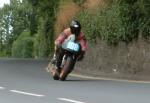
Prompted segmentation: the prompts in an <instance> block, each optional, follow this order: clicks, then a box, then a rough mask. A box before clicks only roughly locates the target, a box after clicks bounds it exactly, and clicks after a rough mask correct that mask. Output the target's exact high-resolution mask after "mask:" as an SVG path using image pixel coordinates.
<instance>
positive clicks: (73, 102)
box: [58, 98, 85, 103]
mask: <svg viewBox="0 0 150 103" xmlns="http://www.w3.org/2000/svg"><path fill="white" fill-rule="evenodd" d="M58 100H61V101H67V102H71V103H85V102H80V101H76V100H72V99H67V98H58Z"/></svg>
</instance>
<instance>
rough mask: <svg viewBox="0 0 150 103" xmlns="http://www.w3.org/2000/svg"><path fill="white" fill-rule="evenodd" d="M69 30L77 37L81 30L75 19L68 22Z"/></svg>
mask: <svg viewBox="0 0 150 103" xmlns="http://www.w3.org/2000/svg"><path fill="white" fill-rule="evenodd" d="M70 30H71V33H72V34H74V35H75V36H76V37H77V36H78V35H79V34H80V32H81V24H80V23H79V22H78V21H77V20H73V21H72V22H71V24H70Z"/></svg>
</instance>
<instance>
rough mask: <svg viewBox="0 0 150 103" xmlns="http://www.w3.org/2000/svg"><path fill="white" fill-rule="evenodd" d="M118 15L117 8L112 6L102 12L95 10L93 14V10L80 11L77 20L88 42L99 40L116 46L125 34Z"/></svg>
mask: <svg viewBox="0 0 150 103" xmlns="http://www.w3.org/2000/svg"><path fill="white" fill-rule="evenodd" d="M119 13H120V11H119V9H118V6H117V5H113V6H111V7H107V8H103V10H101V9H97V10H95V11H94V13H93V10H85V11H82V12H81V13H80V14H79V15H78V19H79V21H80V22H81V24H82V27H83V31H84V32H85V34H86V35H87V37H88V39H89V40H90V41H95V40H96V38H101V39H103V40H106V41H107V42H108V43H110V44H116V43H117V42H118V41H119V40H120V37H121V36H123V35H124V32H125V31H124V28H122V21H121V19H120V17H119Z"/></svg>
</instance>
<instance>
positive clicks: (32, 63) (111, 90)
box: [0, 59, 150, 103]
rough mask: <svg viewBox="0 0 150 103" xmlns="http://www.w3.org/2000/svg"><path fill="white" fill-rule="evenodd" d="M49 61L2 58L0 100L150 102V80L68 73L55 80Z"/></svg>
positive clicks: (15, 102)
mask: <svg viewBox="0 0 150 103" xmlns="http://www.w3.org/2000/svg"><path fill="white" fill-rule="evenodd" d="M47 63H48V62H47V61H43V60H31V59H30V60H19V59H0V103H150V84H148V83H129V82H121V81H111V80H96V79H95V80H94V79H85V78H79V77H68V80H67V81H64V82H62V81H54V80H53V79H52V78H51V76H50V75H49V74H48V73H47V72H46V70H45V68H46V66H47Z"/></svg>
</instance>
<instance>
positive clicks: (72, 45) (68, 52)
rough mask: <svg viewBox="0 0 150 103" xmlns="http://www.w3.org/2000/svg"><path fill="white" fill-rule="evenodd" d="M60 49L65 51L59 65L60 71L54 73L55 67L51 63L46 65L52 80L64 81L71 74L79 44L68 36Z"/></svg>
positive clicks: (73, 37)
mask: <svg viewBox="0 0 150 103" xmlns="http://www.w3.org/2000/svg"><path fill="white" fill-rule="evenodd" d="M61 48H62V49H63V50H64V51H65V54H64V56H63V59H62V63H61V71H60V73H58V72H57V71H56V65H55V64H52V63H51V62H50V63H49V65H48V68H47V69H48V71H49V72H50V73H51V75H52V77H53V79H54V80H61V81H64V80H66V78H67V76H68V75H69V73H71V72H72V70H73V69H74V66H75V62H76V57H77V55H78V54H79V52H80V48H81V47H80V44H79V43H78V42H76V41H75V36H74V35H70V36H69V37H68V39H66V40H65V41H64V43H63V44H62V45H61Z"/></svg>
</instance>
